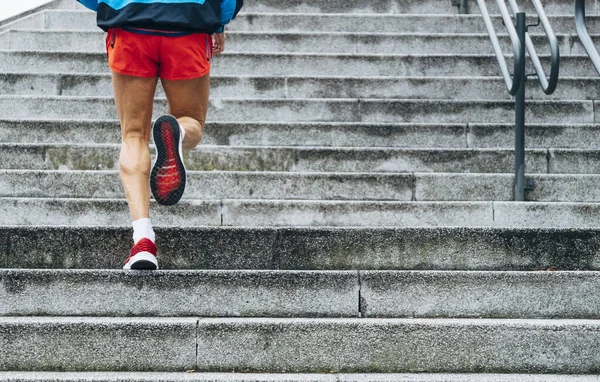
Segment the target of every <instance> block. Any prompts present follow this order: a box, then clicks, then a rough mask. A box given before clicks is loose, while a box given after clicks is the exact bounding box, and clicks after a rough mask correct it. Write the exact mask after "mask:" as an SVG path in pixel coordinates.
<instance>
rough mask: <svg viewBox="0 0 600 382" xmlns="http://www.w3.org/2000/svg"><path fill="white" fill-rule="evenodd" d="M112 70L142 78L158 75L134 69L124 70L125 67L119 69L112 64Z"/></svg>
mask: <svg viewBox="0 0 600 382" xmlns="http://www.w3.org/2000/svg"><path fill="white" fill-rule="evenodd" d="M109 67H110V70H112V71H113V72H115V73H118V74H122V75H124V76H131V77H140V78H155V77H157V75H156V74H154V75H152V74H151V75H148V74H147V73H139V72H134V71H129V70H123V69H117V68H113V67H112V66H110V65H109Z"/></svg>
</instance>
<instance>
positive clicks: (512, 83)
mask: <svg viewBox="0 0 600 382" xmlns="http://www.w3.org/2000/svg"><path fill="white" fill-rule="evenodd" d="M496 1H497V2H498V7H499V8H500V13H501V14H502V19H503V20H504V25H505V26H506V29H507V30H508V34H509V36H510V40H511V41H512V46H513V66H514V69H513V73H514V75H512V76H511V74H510V71H509V70H508V65H507V64H506V59H505V58H504V54H503V53H502V48H501V47H500V42H499V41H498V36H497V35H496V30H495V29H494V24H493V23H492V19H491V17H490V14H489V13H488V10H487V5H486V4H485V0H477V3H478V4H479V9H480V10H481V15H482V16H483V21H484V22H485V26H486V28H487V30H488V34H489V35H490V40H492V46H493V48H494V53H496V58H497V59H498V64H499V65H500V70H501V71H502V76H503V77H504V82H505V83H506V88H507V89H508V92H509V93H510V95H515V94H517V91H518V90H519V86H520V84H521V79H522V78H521V76H524V75H525V73H522V72H521V70H519V68H520V67H521V63H522V61H523V60H525V57H522V56H521V41H520V40H519V36H518V35H517V30H516V29H515V26H514V25H513V23H512V19H511V16H510V14H509V13H508V8H507V7H506V4H505V3H504V0H496Z"/></svg>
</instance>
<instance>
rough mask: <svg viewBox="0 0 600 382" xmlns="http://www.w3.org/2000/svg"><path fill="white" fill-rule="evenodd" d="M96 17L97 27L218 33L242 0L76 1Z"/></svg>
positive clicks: (235, 11)
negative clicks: (96, 15) (95, 13)
mask: <svg viewBox="0 0 600 382" xmlns="http://www.w3.org/2000/svg"><path fill="white" fill-rule="evenodd" d="M77 1H79V2H80V3H81V4H83V5H85V6H86V7H87V8H89V9H91V10H93V11H96V12H97V13H98V26H99V27H100V28H102V29H103V30H105V31H107V30H108V29H109V28H140V29H150V30H162V31H178V32H197V33H208V34H213V33H215V32H216V33H220V32H222V31H223V27H224V26H225V25H226V24H227V23H229V21H231V20H232V19H233V18H234V17H235V16H236V15H237V13H238V12H239V11H240V9H241V8H242V5H243V4H244V0H77Z"/></svg>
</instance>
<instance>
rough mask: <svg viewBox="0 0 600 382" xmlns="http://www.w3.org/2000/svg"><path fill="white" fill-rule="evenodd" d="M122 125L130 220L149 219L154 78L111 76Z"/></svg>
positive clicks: (123, 174) (122, 170) (124, 180)
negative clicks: (150, 146)
mask: <svg viewBox="0 0 600 382" xmlns="http://www.w3.org/2000/svg"><path fill="white" fill-rule="evenodd" d="M112 79H113V88H114V93H115V103H116V106H117V113H118V114H119V119H120V121H121V138H122V141H123V143H122V146H121V156H120V159H119V169H120V175H121V182H122V183H123V188H124V189H125V195H126V197H127V203H128V204H129V211H130V213H131V218H132V220H134V221H135V220H138V219H141V218H148V217H150V187H149V177H150V151H149V149H148V145H149V142H150V127H151V123H152V109H153V104H154V92H155V90H156V83H157V81H158V80H157V78H141V77H131V76H125V75H122V74H118V73H114V72H113V75H112Z"/></svg>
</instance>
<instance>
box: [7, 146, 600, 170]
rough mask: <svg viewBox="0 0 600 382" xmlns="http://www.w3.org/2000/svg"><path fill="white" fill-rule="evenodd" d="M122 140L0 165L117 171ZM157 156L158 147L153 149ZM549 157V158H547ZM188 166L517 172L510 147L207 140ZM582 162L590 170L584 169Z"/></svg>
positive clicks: (540, 159)
mask: <svg viewBox="0 0 600 382" xmlns="http://www.w3.org/2000/svg"><path fill="white" fill-rule="evenodd" d="M119 152H120V146H119V145H97V144H86V145H35V144H33V145H29V144H23V145H18V144H0V169H14V170H118V162H119ZM150 152H151V155H153V156H154V155H155V150H154V148H152V149H151V150H150ZM599 155H600V153H599V152H598V151H597V150H585V151H582V150H549V151H548V150H528V151H527V163H526V164H527V170H528V172H529V173H543V174H545V173H549V172H550V171H549V169H552V170H553V171H552V172H553V173H565V172H567V173H583V172H585V173H592V174H593V173H598V172H599V171H600V170H598V167H597V166H593V167H590V165H594V164H595V163H596V162H595V159H596V158H597V157H598V156H599ZM548 158H550V160H548ZM183 160H184V162H185V165H186V169H187V170H189V171H214V170H217V171H244V172H255V171H267V172H268V171H278V172H330V173H337V172H349V173H355V172H365V173H368V172H371V173H406V172H456V173H512V172H513V165H514V152H513V151H512V150H507V149H445V150H444V149H399V148H369V147H356V148H350V147H336V148H332V147H310V146H307V147H287V146H285V147H283V146H280V147H278V146H212V145H203V146H201V147H199V148H197V149H195V150H192V151H189V152H187V153H186V154H185V155H184V157H183ZM580 167H581V168H584V169H585V171H580Z"/></svg>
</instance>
